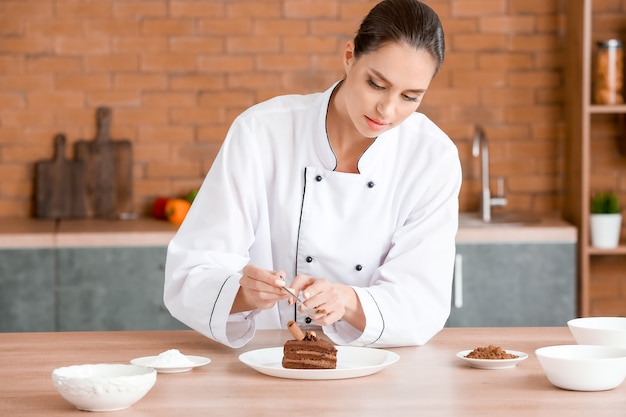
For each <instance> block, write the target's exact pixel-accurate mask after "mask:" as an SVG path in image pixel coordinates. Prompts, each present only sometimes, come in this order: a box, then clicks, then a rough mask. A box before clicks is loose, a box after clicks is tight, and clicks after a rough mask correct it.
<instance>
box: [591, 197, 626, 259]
mask: <svg viewBox="0 0 626 417" xmlns="http://www.w3.org/2000/svg"><path fill="white" fill-rule="evenodd" d="M621 228H622V214H621V210H620V204H619V198H618V197H617V194H615V193H613V192H611V191H604V192H601V193H598V194H597V195H596V196H595V197H593V198H592V199H591V245H592V246H594V247H596V248H602V249H613V248H616V247H617V246H618V245H619V237H620V232H621Z"/></svg>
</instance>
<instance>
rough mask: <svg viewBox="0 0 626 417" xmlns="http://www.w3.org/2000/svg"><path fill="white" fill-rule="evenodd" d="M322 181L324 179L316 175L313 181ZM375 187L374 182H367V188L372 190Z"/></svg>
mask: <svg viewBox="0 0 626 417" xmlns="http://www.w3.org/2000/svg"><path fill="white" fill-rule="evenodd" d="M323 179H324V177H322V176H321V175H316V176H315V181H317V182H321V181H322V180H323ZM375 186H376V183H375V182H374V181H368V182H367V188H374V187H375Z"/></svg>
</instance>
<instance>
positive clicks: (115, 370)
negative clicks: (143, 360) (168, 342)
mask: <svg viewBox="0 0 626 417" xmlns="http://www.w3.org/2000/svg"><path fill="white" fill-rule="evenodd" d="M156 376H157V373H156V371H155V370H154V369H151V368H145V367H143V366H137V365H123V364H105V363H103V364H95V365H74V366H66V367H64V368H57V369H55V370H54V371H52V383H53V384H54V386H55V387H56V389H57V391H59V394H61V396H62V397H63V398H65V399H66V400H67V401H69V402H70V403H72V404H74V405H75V406H76V408H78V409H79V410H85V411H116V410H124V409H126V408H128V407H130V406H131V405H133V404H135V403H136V402H137V401H139V400H140V399H141V398H143V396H144V395H146V394H147V393H148V391H150V389H151V388H152V387H153V386H154V384H155V382H156Z"/></svg>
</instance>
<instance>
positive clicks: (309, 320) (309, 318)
mask: <svg viewBox="0 0 626 417" xmlns="http://www.w3.org/2000/svg"><path fill="white" fill-rule="evenodd" d="M312 321H313V320H311V317H307V318H306V319H304V322H305V323H306V324H311V322H312Z"/></svg>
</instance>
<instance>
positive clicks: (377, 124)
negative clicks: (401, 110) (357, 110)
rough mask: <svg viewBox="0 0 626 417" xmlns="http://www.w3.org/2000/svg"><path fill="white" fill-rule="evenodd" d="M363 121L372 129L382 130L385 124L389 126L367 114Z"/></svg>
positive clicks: (385, 126)
mask: <svg viewBox="0 0 626 417" xmlns="http://www.w3.org/2000/svg"><path fill="white" fill-rule="evenodd" d="M365 123H367V125H368V126H369V127H370V129H373V130H383V129H385V128H387V126H389V124H388V123H384V122H381V121H380V120H376V119H370V118H369V117H367V116H365Z"/></svg>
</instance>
